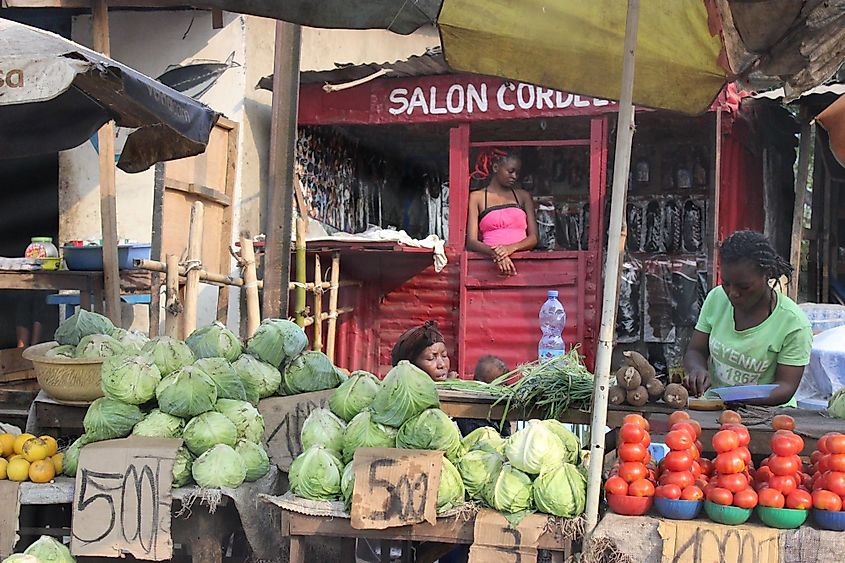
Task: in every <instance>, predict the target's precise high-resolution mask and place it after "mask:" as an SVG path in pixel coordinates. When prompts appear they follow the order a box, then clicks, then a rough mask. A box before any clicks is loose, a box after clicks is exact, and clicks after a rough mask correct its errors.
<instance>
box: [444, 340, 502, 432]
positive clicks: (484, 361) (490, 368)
mask: <svg viewBox="0 0 845 563" xmlns="http://www.w3.org/2000/svg"><path fill="white" fill-rule="evenodd" d="M506 373H508V366H507V365H506V364H505V362H503V361H502V359H501V358H497V357H496V356H482V357H481V358H479V360H478V363H477V364H475V371H474V372H473V376H474V378H475V380H476V381H483V382H484V383H492V382H493V381H495V380H496V379H497V378H499V377H500V376H502V375H504V374H506ZM455 422H456V423H457V424H458V428H459V429H460V431H461V435H462V436H466V435H467V434H469V433H470V432H472V431H473V430H475V429H476V428H481V427H483V426H490V427H491V428H496V429H498V428H499V423H498V422H491V421H489V420H485V419H483V418H457V419H455ZM510 430H511V429H510V425H509V424H508V425H505V427H504V429H502V431H501V434H502V436H509V435H510V433H511V432H510Z"/></svg>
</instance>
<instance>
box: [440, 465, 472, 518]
mask: <svg viewBox="0 0 845 563" xmlns="http://www.w3.org/2000/svg"><path fill="white" fill-rule="evenodd" d="M465 494H466V491H465V490H464V482H463V480H461V474H460V473H458V470H457V469H456V468H455V466H454V465H452V462H451V461H449V460H448V459H446V458H445V457H444V458H443V466H442V468H441V469H440V488H439V489H437V512H438V514H440V513H443V512H446V511H447V510H452V509H453V508H457V507H459V506H461V505H463V504H464V495H465Z"/></svg>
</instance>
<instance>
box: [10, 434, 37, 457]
mask: <svg viewBox="0 0 845 563" xmlns="http://www.w3.org/2000/svg"><path fill="white" fill-rule="evenodd" d="M32 438H35V436H33V435H32V434H21V435H19V436H17V437H15V443H14V446H13V450H14V452H15V453H16V454H19V453H22V452H23V445H24V443H25V442H26V441H27V440H31V439H32Z"/></svg>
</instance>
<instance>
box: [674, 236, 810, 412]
mask: <svg viewBox="0 0 845 563" xmlns="http://www.w3.org/2000/svg"><path fill="white" fill-rule="evenodd" d="M719 259H720V261H721V275H722V285H720V286H718V287H715V288H714V289H713V290H711V291H710V293H709V294H708V295H707V298H706V299H705V300H704V305H703V306H702V307H701V314H700V315H699V317H698V323H697V324H696V326H695V332H694V333H693V336H692V340H691V341H690V344H689V347H688V348H687V353H686V355H685V356H684V371H685V372H686V386H687V388H689V390H690V393H691V394H692V395H694V396H700V395H702V394H703V393H704V392H705V391H707V390H708V389H710V388H711V387H713V388H718V387H731V386H735V385H765V384H776V385H777V387H776V388H774V389H773V390H772V392H771V393H770V394H769V396H768V397H766V398H762V399H756V400H754V401H748V403H750V404H757V405H783V404H788V405H791V406H794V405H795V400H794V399H793V395H795V390H796V389H798V384H799V383H800V382H801V376H802V374H803V373H804V366H806V365H807V364H808V363H809V361H810V348H811V346H812V342H813V333H812V331H811V330H810V321H809V320H807V316H806V315H804V313H803V311H801V309H800V308H799V307H798V305H796V304H795V302H794V301H792V299H790V298H789V297H787V296H786V295H784V294H783V293H782V292H779V291H775V289H774V287H773V285H772V280H775V279H779V278H780V277H781V276H786V277H787V278H789V277H791V276H792V266H791V265H790V264H789V263H788V262H786V261H785V260H784V259H783V258H781V257H780V256H778V254H777V252H775V250H774V248H772V245H771V244H770V243H769V241H768V239H766V237H765V236H764V235H762V234H761V233H757V232H754V231H738V232H736V233H734V234H732V235H731V236H730V237H728V238H727V239H725V240H724V241H723V242H722V244H721V246H720V247H719Z"/></svg>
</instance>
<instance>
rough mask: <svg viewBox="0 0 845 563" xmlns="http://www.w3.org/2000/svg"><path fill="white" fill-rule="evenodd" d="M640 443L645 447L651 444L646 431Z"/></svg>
mask: <svg viewBox="0 0 845 563" xmlns="http://www.w3.org/2000/svg"><path fill="white" fill-rule="evenodd" d="M640 443H641V444H642V445H644V446H645V447H649V446H650V445H651V436H649V434H648V432H646V434H645V437H644V438H643V439H642V441H641V442H640Z"/></svg>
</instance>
